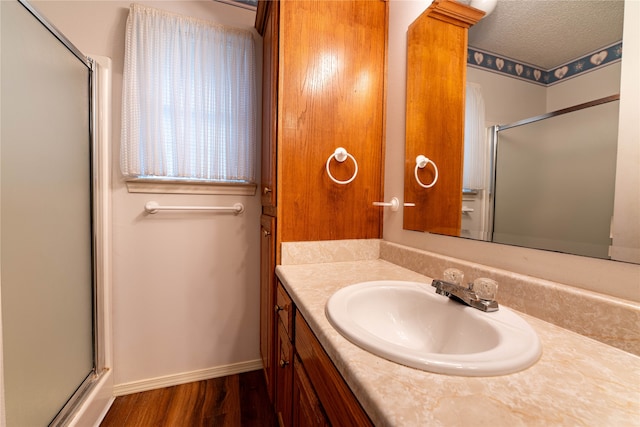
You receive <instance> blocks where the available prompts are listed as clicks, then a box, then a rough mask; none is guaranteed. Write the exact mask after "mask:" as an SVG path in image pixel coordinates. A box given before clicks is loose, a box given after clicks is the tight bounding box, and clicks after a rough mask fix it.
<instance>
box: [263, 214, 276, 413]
mask: <svg viewBox="0 0 640 427" xmlns="http://www.w3.org/2000/svg"><path fill="white" fill-rule="evenodd" d="M275 231H276V224H275V218H274V217H270V216H267V215H262V217H261V218H260V356H261V357H262V364H263V366H264V373H265V379H266V382H267V392H268V393H269V399H271V401H272V402H273V397H274V389H275V381H274V375H275V372H274V369H275V366H274V364H273V360H274V357H275V350H274V339H275V321H274V320H275V316H274V311H273V309H274V307H275V286H274V279H275V271H274V270H275V263H276V255H275V244H274V241H275V240H274V236H275Z"/></svg>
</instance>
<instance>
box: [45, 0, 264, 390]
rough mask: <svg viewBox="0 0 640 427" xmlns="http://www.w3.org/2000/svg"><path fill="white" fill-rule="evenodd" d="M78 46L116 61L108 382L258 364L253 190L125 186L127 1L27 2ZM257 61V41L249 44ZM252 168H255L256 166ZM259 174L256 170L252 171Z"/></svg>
mask: <svg viewBox="0 0 640 427" xmlns="http://www.w3.org/2000/svg"><path fill="white" fill-rule="evenodd" d="M139 3H142V4H145V5H149V6H152V7H157V8H161V9H165V10H170V11H173V12H177V13H182V14H185V15H191V16H194V17H198V18H201V19H206V20H210V21H214V22H219V23H223V24H227V25H231V26H236V27H243V28H252V27H253V23H254V18H255V12H251V11H248V10H245V9H241V8H238V7H234V6H229V5H225V4H223V3H219V2H214V1H211V0H206V1H155V2H154V1H139ZM33 4H34V5H35V6H36V8H38V9H39V10H40V11H41V12H42V13H43V14H44V15H45V16H46V17H47V18H48V19H49V20H50V21H51V22H52V23H53V24H54V25H55V26H56V27H58V29H59V30H60V31H62V33H64V34H65V35H66V36H67V37H68V38H69V40H71V41H72V43H74V44H75V45H76V46H77V47H78V48H79V49H80V50H81V51H82V52H84V53H85V54H88V55H89V56H90V55H91V54H93V55H102V56H108V57H110V58H111V59H112V60H113V78H114V79H113V94H112V95H113V129H112V134H113V136H114V137H113V149H112V155H113V165H114V169H113V174H112V195H113V223H114V224H113V234H114V235H113V269H114V271H113V340H114V349H113V350H114V355H113V363H114V380H115V384H116V387H117V385H122V384H125V383H131V382H139V381H143V380H150V379H154V378H158V377H163V376H175V375H179V374H182V373H187V372H194V371H196V372H203V371H204V372H205V374H206V373H207V372H210V371H211V370H214V371H215V369H217V368H221V367H226V366H227V365H234V364H238V365H239V366H249V365H251V364H253V365H256V364H259V358H260V356H259V243H260V242H259V226H258V224H259V216H260V199H259V197H258V196H214V195H166V194H160V195H152V194H133V193H128V192H127V189H126V187H125V185H124V182H123V180H122V178H121V175H120V172H119V169H118V153H119V135H120V123H121V118H120V114H121V107H120V106H121V90H122V69H123V55H124V30H125V22H126V18H127V14H128V9H129V4H130V2H129V1H81V2H80V1H34V2H33ZM256 49H257V52H258V56H259V60H260V62H258V64H260V63H261V59H260V54H261V51H262V48H261V45H260V41H259V38H258V43H257V45H256ZM258 172H259V171H258ZM258 176H259V174H258ZM149 200H155V201H157V202H159V203H160V204H167V205H168V204H178V205H229V204H233V203H235V202H242V203H244V204H245V208H246V211H245V212H244V213H243V214H242V215H241V216H238V217H234V216H233V215H220V214H204V213H159V214H156V215H155V216H150V215H147V214H145V213H143V206H144V204H145V202H147V201H149Z"/></svg>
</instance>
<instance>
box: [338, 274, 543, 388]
mask: <svg viewBox="0 0 640 427" xmlns="http://www.w3.org/2000/svg"><path fill="white" fill-rule="evenodd" d="M326 314H327V318H328V319H329V322H330V323H331V324H332V325H333V327H334V328H335V329H336V330H338V332H340V334H342V335H343V336H344V337H345V338H347V339H348V340H349V341H351V342H353V343H354V344H356V345H358V346H360V347H362V348H364V349H365V350H368V351H369V352H371V353H373V354H376V355H378V356H381V357H384V358H386V359H389V360H391V361H393V362H396V363H400V364H403V365H406V366H410V367H413V368H417V369H421V370H424V371H429V372H436V373H440V374H449V375H462V376H494V375H504V374H510V373H514V372H517V371H520V370H523V369H525V368H528V367H529V366H531V365H533V364H534V363H535V362H536V361H537V360H538V359H539V357H540V354H541V353H542V348H541V345H540V340H539V339H538V336H537V334H536V333H535V331H534V330H533V329H532V328H531V326H530V325H529V324H528V323H527V322H526V321H525V320H524V319H522V318H521V317H520V316H518V315H517V314H515V313H514V312H512V311H510V310H509V309H507V308H504V307H500V309H499V310H498V311H495V312H492V313H486V312H483V311H480V310H478V309H475V308H472V307H467V306H465V305H463V304H461V303H459V302H456V301H453V300H451V299H449V298H447V297H444V296H442V295H438V294H436V293H435V289H434V288H433V287H432V286H431V284H430V283H417V282H405V281H392V280H384V281H375V282H363V283H358V284H355V285H351V286H348V287H346V288H343V289H341V290H339V291H337V292H336V293H335V294H333V295H332V296H331V298H330V299H329V301H328V302H327V306H326Z"/></svg>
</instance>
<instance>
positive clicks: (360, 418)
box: [275, 282, 372, 427]
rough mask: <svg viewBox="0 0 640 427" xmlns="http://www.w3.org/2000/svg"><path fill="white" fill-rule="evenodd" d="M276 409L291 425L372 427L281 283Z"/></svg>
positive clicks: (281, 419) (283, 419) (278, 315)
mask: <svg viewBox="0 0 640 427" xmlns="http://www.w3.org/2000/svg"><path fill="white" fill-rule="evenodd" d="M277 299H278V304H277V306H276V313H277V317H278V342H279V345H278V348H279V362H278V366H279V368H278V371H277V374H276V396H275V407H276V412H277V414H278V418H279V420H280V423H281V425H282V426H284V427H288V426H296V427H298V426H329V425H349V426H370V425H372V423H371V420H370V419H369V417H368V416H367V414H366V413H365V411H364V409H362V407H361V406H360V403H359V402H358V400H357V399H356V397H355V396H354V394H353V392H352V391H351V389H350V388H349V386H348V385H347V383H346V382H345V381H344V379H343V378H342V376H341V375H340V373H339V372H338V370H337V369H336V367H335V365H334V364H333V362H332V361H331V359H330V358H329V356H328V355H327V353H326V352H325V351H324V349H323V348H322V345H321V344H320V342H319V341H318V339H317V338H316V337H315V335H314V334H313V332H312V330H311V328H310V327H309V325H308V324H307V322H306V321H305V319H304V317H303V316H302V315H301V314H300V312H298V311H297V310H296V309H295V306H294V304H293V303H292V302H291V299H290V298H289V296H288V294H287V292H286V291H285V289H284V287H283V286H282V284H280V283H279V282H278V288H277Z"/></svg>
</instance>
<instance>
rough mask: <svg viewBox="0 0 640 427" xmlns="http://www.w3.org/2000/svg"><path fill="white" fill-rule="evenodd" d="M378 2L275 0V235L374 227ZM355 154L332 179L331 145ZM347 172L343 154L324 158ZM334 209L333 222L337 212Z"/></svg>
mask: <svg viewBox="0 0 640 427" xmlns="http://www.w3.org/2000/svg"><path fill="white" fill-rule="evenodd" d="M386 8H387V5H386V4H385V2H383V1H353V2H351V1H282V2H281V3H280V61H281V67H280V74H279V87H280V88H282V90H281V91H280V92H279V93H278V97H279V104H278V114H279V128H278V133H279V135H278V151H279V157H278V159H279V161H280V163H279V164H278V168H279V169H280V171H281V181H279V191H280V195H279V203H281V206H280V209H281V210H280V211H279V213H278V214H279V216H281V219H279V221H280V222H279V227H280V231H281V233H282V241H308V240H328V239H351V238H378V237H380V236H381V226H382V221H381V219H382V209H380V208H379V207H374V206H373V205H372V203H373V202H374V201H380V200H382V181H383V179H382V178H383V173H382V170H383V167H382V153H383V136H384V135H383V125H384V122H383V120H384V114H383V113H384V74H385V40H386ZM340 146H342V147H344V148H346V149H347V151H348V152H349V153H350V154H352V155H353V156H354V157H355V158H356V160H357V161H358V163H359V164H358V166H359V169H358V175H357V177H356V178H355V179H354V181H353V182H351V183H349V184H347V185H339V184H336V183H334V182H332V181H331V180H330V178H329V177H328V175H327V173H326V170H325V164H326V161H327V158H328V157H329V155H331V154H332V153H333V152H334V151H335V149H336V148H337V147H340ZM331 171H332V174H333V175H334V176H335V177H336V178H337V179H339V180H345V179H348V178H349V176H350V175H351V174H352V173H353V171H354V165H353V163H352V161H351V160H347V161H345V162H344V163H337V162H335V161H332V162H331ZM337 217H338V218H339V220H338V221H337V220H336V218H337Z"/></svg>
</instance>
